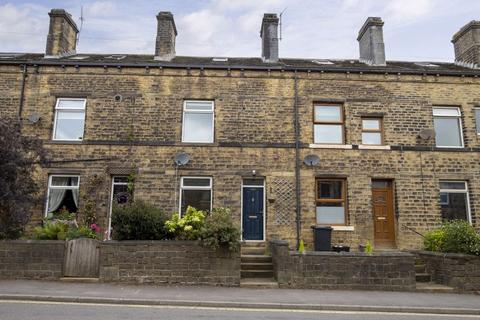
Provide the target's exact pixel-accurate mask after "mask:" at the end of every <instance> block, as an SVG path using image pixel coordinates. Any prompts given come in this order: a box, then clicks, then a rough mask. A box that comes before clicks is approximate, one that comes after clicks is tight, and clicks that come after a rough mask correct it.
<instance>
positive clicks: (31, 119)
mask: <svg viewBox="0 0 480 320" xmlns="http://www.w3.org/2000/svg"><path fill="white" fill-rule="evenodd" d="M39 120H40V116H39V115H38V113H32V114H31V115H29V116H28V121H29V122H30V123H37V122H38V121H39Z"/></svg>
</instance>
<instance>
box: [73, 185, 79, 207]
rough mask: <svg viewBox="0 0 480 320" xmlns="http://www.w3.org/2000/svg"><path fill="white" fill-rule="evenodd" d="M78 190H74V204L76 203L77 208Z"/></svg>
mask: <svg viewBox="0 0 480 320" xmlns="http://www.w3.org/2000/svg"><path fill="white" fill-rule="evenodd" d="M78 191H79V190H78V189H73V190H72V196H73V202H75V207H77V208H78Z"/></svg>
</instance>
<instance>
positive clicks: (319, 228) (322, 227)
mask: <svg viewBox="0 0 480 320" xmlns="http://www.w3.org/2000/svg"><path fill="white" fill-rule="evenodd" d="M311 228H312V229H314V230H332V229H333V228H332V227H330V226H311Z"/></svg>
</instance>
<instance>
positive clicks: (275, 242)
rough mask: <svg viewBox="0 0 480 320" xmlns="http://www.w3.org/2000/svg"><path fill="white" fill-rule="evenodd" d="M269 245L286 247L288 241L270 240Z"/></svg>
mask: <svg viewBox="0 0 480 320" xmlns="http://www.w3.org/2000/svg"><path fill="white" fill-rule="evenodd" d="M270 243H271V244H274V245H276V246H288V241H286V240H279V239H274V240H270Z"/></svg>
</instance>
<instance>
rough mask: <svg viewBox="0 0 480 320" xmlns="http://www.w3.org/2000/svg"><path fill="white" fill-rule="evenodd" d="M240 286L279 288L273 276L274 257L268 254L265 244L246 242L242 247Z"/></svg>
mask: <svg viewBox="0 0 480 320" xmlns="http://www.w3.org/2000/svg"><path fill="white" fill-rule="evenodd" d="M240 261H241V269H240V275H241V280H240V287H243V288H257V289H259V288H263V289H271V288H278V283H277V282H276V281H275V279H274V278H273V276H274V275H273V263H272V257H271V256H269V255H267V254H266V248H265V244H258V243H254V244H244V245H242V249H241V257H240Z"/></svg>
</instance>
